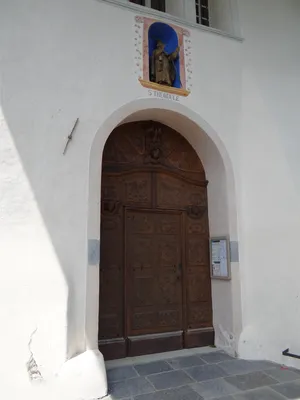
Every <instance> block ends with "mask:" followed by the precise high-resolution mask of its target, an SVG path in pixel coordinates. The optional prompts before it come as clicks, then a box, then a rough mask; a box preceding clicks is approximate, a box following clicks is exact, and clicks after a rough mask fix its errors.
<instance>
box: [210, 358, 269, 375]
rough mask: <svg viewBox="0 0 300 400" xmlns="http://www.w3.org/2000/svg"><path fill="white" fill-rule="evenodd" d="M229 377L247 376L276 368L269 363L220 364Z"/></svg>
mask: <svg viewBox="0 0 300 400" xmlns="http://www.w3.org/2000/svg"><path fill="white" fill-rule="evenodd" d="M218 366H219V367H220V368H222V370H224V371H225V372H226V374H227V375H238V374H246V373H248V372H254V371H262V370H267V369H272V368H274V367H276V364H273V363H270V362H268V361H248V360H232V361H222V362H220V363H219V364H218Z"/></svg>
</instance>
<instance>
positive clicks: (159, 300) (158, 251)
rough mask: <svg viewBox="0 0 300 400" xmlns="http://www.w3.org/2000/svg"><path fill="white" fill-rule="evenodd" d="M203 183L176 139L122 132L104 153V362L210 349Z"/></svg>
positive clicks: (160, 133) (172, 134) (153, 125)
mask: <svg viewBox="0 0 300 400" xmlns="http://www.w3.org/2000/svg"><path fill="white" fill-rule="evenodd" d="M206 187H207V181H206V178H205V171H204V169H203V166H202V163H201V161H200V159H199V158H198V156H197V154H196V153H195V151H194V150H193V148H192V147H191V145H190V144H189V143H188V142H187V141H186V139H184V138H183V137H182V136H181V135H180V134H179V133H177V132H176V131H174V130H172V129H171V128H169V127H167V126H165V125H162V124H160V123H157V122H153V121H143V122H134V123H128V124H125V125H121V126H119V127H117V128H116V129H115V130H114V131H113V132H112V133H111V135H110V137H109V138H108V140H107V142H106V145H105V148H104V152H103V167H102V195H101V248H100V257H101V259H100V301H99V349H100V350H101V352H102V353H103V355H104V357H105V358H106V359H114V358H122V357H126V356H137V355H141V354H149V353H156V352H163V351H171V350H176V349H180V348H190V347H196V346H206V345H209V344H213V342H214V331H213V327H212V301H211V281H210V268H209V229H208V211H207V190H206Z"/></svg>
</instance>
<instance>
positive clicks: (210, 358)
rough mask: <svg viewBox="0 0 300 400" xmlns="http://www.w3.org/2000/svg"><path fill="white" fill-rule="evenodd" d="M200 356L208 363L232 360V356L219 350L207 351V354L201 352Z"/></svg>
mask: <svg viewBox="0 0 300 400" xmlns="http://www.w3.org/2000/svg"><path fill="white" fill-rule="evenodd" d="M200 358H202V360H204V361H205V362H207V363H208V364H214V363H219V362H221V361H229V360H234V358H233V357H231V356H229V355H228V354H226V353H223V352H221V351H216V352H213V353H207V354H201V355H200Z"/></svg>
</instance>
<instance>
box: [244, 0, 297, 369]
mask: <svg viewBox="0 0 300 400" xmlns="http://www.w3.org/2000/svg"><path fill="white" fill-rule="evenodd" d="M258 10H259V12H258ZM240 17H241V26H242V31H243V35H244V36H245V38H246V40H245V42H244V44H243V47H242V55H241V56H242V57H243V60H244V64H245V65H244V69H243V100H242V104H243V110H242V127H241V132H240V146H241V147H240V154H241V155H242V156H241V158H240V175H241V199H242V209H241V223H240V229H241V249H240V250H241V266H242V268H241V273H242V291H243V320H244V334H243V336H242V338H241V342H240V353H241V354H242V355H243V356H247V357H251V358H256V357H259V356H260V355H261V354H262V355H264V356H265V357H267V358H269V359H272V360H275V361H279V362H288V363H289V364H293V365H295V366H298V367H300V363H299V361H297V360H293V359H287V358H286V357H282V356H281V352H282V350H285V349H286V348H288V347H289V348H290V351H291V352H294V353H296V354H299V353H300V341H299V331H300V292H299V291H300V289H299V281H300V269H299V265H298V261H297V260H298V242H299V239H300V236H299V235H300V234H299V218H300V202H299V190H300V175H299V171H300V158H299V151H298V149H299V144H300V142H299V141H300V139H299V124H300V117H299V91H300V74H299V70H300V55H299V51H297V50H296V49H297V48H298V47H299V37H300V24H299V18H300V3H299V1H297V0H287V1H284V2H281V1H280V0H264V1H260V0H255V1H251V4H250V2H249V1H247V0H243V1H240Z"/></svg>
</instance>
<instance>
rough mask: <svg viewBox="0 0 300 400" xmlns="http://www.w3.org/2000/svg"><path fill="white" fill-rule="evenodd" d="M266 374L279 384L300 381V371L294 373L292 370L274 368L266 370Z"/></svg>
mask: <svg viewBox="0 0 300 400" xmlns="http://www.w3.org/2000/svg"><path fill="white" fill-rule="evenodd" d="M264 373H265V374H267V375H269V376H271V377H272V378H274V379H276V380H277V381H278V382H290V381H295V380H297V379H300V371H294V370H293V371H292V370H290V369H283V368H274V369H268V370H265V371H264Z"/></svg>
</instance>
